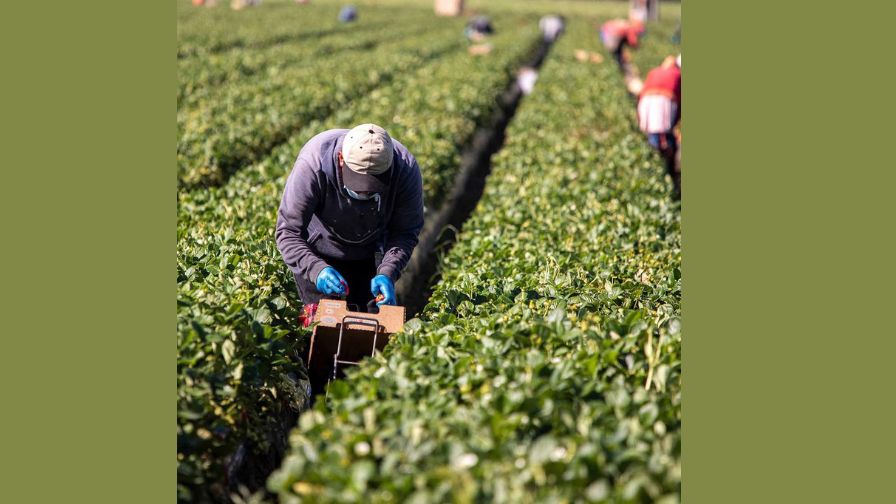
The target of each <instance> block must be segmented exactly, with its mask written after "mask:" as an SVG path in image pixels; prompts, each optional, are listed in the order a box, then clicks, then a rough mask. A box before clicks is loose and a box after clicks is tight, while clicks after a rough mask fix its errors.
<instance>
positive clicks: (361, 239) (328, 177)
mask: <svg viewBox="0 0 896 504" xmlns="http://www.w3.org/2000/svg"><path fill="white" fill-rule="evenodd" d="M348 131H349V130H347V129H335V130H329V131H324V132H323V133H320V134H318V135H317V136H315V137H314V138H312V139H311V140H309V141H308V143H306V144H305V146H304V147H302V150H301V151H300V152H299V157H298V159H296V163H295V165H294V166H293V168H292V172H291V173H290V174H289V178H288V179H287V181H286V188H285V190H284V191H283V199H282V200H281V202H280V209H279V211H278V212H277V228H276V233H275V236H276V239H277V248H278V249H279V250H280V254H281V255H282V256H283V261H284V262H286V265H287V266H289V269H290V270H292V272H293V274H294V275H295V276H296V278H297V279H298V278H301V277H304V278H305V279H307V280H308V281H310V282H311V283H312V284H313V283H314V282H316V281H317V275H318V274H319V273H320V272H321V270H323V269H324V268H326V267H327V266H328V264H327V259H328V258H329V259H334V260H348V261H352V260H365V259H369V258H372V257H374V254H375V253H376V252H382V253H383V260H382V263H380V264H379V266H378V267H377V274H378V275H386V276H388V277H389V278H391V279H392V281H393V282H395V281H397V280H398V277H399V276H400V275H401V271H402V270H403V269H404V267H405V266H406V265H407V263H408V260H409V259H410V257H411V253H412V252H413V251H414V247H416V246H417V241H418V238H417V237H418V235H419V234H420V230H421V229H422V228H423V178H422V176H421V174H420V167H419V166H418V165H417V160H416V159H414V156H413V155H412V154H411V153H410V152H408V150H407V148H405V146H404V145H402V144H401V143H399V142H398V141H397V140H395V139H392V144H393V146H394V151H395V154H394V158H393V160H392V168H391V169H390V172H391V177H390V180H389V190H388V191H387V192H386V193H384V194H381V195H380V197H379V198H375V199H371V200H368V201H359V200H356V199H352V198H350V197H349V196H348V195H347V194H346V192H345V190H344V189H343V186H342V174H341V170H340V169H339V159H338V158H337V153H338V152H339V151H340V150H341V149H342V140H343V139H344V138H345V134H346V133H348Z"/></svg>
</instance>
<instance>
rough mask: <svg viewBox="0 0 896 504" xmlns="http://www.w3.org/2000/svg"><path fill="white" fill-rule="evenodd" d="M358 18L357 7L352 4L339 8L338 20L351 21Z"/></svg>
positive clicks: (342, 21) (341, 21)
mask: <svg viewBox="0 0 896 504" xmlns="http://www.w3.org/2000/svg"><path fill="white" fill-rule="evenodd" d="M357 18H358V9H357V8H356V7H355V6H354V5H346V6H345V7H343V8H342V9H340V10H339V22H340V23H351V22H352V21H354V20H355V19H357Z"/></svg>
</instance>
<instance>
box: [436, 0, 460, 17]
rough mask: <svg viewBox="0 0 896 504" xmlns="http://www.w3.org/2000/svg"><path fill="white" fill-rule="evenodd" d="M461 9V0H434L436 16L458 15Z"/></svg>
mask: <svg viewBox="0 0 896 504" xmlns="http://www.w3.org/2000/svg"><path fill="white" fill-rule="evenodd" d="M463 10H464V1H463V0H436V15H437V16H460V15H461V13H462V12H463Z"/></svg>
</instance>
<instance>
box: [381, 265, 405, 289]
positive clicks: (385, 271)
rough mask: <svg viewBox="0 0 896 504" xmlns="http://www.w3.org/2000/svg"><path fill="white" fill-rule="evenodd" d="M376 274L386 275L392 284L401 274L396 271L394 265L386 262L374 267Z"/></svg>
mask: <svg viewBox="0 0 896 504" xmlns="http://www.w3.org/2000/svg"><path fill="white" fill-rule="evenodd" d="M376 274H377V275H386V276H387V277H389V279H390V280H392V283H393V284H394V283H395V282H397V281H398V277H399V276H401V274H400V273H399V272H398V271H396V270H395V268H394V267H392V266H391V265H388V264H381V265H380V267H379V268H377V269H376Z"/></svg>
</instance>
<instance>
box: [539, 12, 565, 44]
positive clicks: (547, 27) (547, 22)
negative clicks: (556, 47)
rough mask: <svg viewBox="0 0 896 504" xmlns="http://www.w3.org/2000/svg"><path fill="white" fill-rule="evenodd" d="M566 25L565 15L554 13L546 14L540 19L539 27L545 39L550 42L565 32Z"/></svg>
mask: <svg viewBox="0 0 896 504" xmlns="http://www.w3.org/2000/svg"><path fill="white" fill-rule="evenodd" d="M565 25H566V23H565V22H564V20H563V17H562V16H557V15H554V14H551V15H548V16H544V17H543V18H541V19H540V20H539V21H538V28H539V29H540V30H541V34H542V36H543V37H544V41H545V42H548V43H553V42H554V41H555V40H557V37H559V36H560V34H561V33H563V28H564V27H565Z"/></svg>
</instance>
